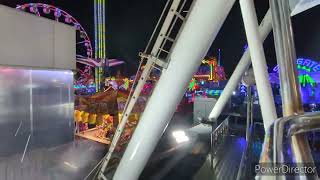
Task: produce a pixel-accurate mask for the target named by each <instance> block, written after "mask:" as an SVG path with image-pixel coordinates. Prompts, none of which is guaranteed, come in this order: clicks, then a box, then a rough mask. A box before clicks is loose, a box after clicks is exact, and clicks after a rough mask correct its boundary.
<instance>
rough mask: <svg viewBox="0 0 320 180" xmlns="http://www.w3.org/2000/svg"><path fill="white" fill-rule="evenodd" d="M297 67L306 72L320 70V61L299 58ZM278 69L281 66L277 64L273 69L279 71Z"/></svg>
mask: <svg viewBox="0 0 320 180" xmlns="http://www.w3.org/2000/svg"><path fill="white" fill-rule="evenodd" d="M297 68H298V70H301V71H306V72H320V63H319V62H316V61H313V60H310V59H305V58H299V59H297ZM278 69H279V66H278V65H277V66H275V67H274V68H273V71H274V72H278Z"/></svg>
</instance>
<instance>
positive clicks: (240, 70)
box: [191, 10, 272, 134]
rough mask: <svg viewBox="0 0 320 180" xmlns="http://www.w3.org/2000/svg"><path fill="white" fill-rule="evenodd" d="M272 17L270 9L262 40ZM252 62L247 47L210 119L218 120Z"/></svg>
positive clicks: (206, 128) (207, 129) (202, 129)
mask: <svg viewBox="0 0 320 180" xmlns="http://www.w3.org/2000/svg"><path fill="white" fill-rule="evenodd" d="M271 21H272V19H271V12H270V10H268V12H267V13H266V15H265V16H264V18H263V20H262V22H261V24H260V26H259V32H260V37H261V39H262V40H265V39H266V38H267V36H268V35H269V33H270V32H271V29H272V22H271ZM250 64H251V59H250V53H249V49H247V50H246V51H245V52H244V54H243V55H242V57H241V59H240V61H239V63H238V65H237V67H236V69H235V70H234V71H233V73H232V75H231V77H230V79H229V81H228V83H227V85H226V87H225V88H224V89H223V91H222V94H221V95H220V97H219V99H218V101H217V102H216V104H215V105H214V107H213V109H212V111H211V113H210V115H209V119H211V120H216V119H218V117H219V116H220V114H221V112H222V110H223V108H224V107H225V105H226V104H227V103H228V101H229V99H230V97H231V96H232V92H233V91H234V90H235V89H236V87H237V85H238V84H239V82H240V80H241V77H242V75H243V74H244V73H245V71H246V70H247V69H248V68H249V66H250ZM191 130H192V131H195V132H197V133H200V134H209V133H211V127H209V126H205V125H202V124H200V125H198V126H195V127H193V128H192V129H191Z"/></svg>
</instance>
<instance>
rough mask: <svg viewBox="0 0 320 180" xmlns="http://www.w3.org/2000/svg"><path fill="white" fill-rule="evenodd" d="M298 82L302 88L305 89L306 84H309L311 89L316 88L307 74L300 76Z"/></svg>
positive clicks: (314, 82) (313, 81)
mask: <svg viewBox="0 0 320 180" xmlns="http://www.w3.org/2000/svg"><path fill="white" fill-rule="evenodd" d="M299 82H300V84H301V85H302V87H306V85H307V84H310V85H311V86H312V87H315V86H316V81H315V80H314V79H312V77H310V76H309V75H308V74H304V75H300V76H299Z"/></svg>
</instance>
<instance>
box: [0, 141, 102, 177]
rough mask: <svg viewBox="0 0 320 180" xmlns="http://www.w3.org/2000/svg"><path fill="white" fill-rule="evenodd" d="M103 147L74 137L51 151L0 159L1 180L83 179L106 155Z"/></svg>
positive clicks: (38, 151)
mask: <svg viewBox="0 0 320 180" xmlns="http://www.w3.org/2000/svg"><path fill="white" fill-rule="evenodd" d="M106 149H107V148H106V146H105V145H103V144H100V143H97V142H94V141H91V140H87V139H83V138H76V139H75V141H74V142H71V143H68V144H64V145H60V146H57V147H55V148H51V149H36V150H33V151H30V152H27V153H26V155H25V157H24V160H23V162H21V157H22V155H21V154H18V155H14V156H10V157H5V158H2V159H0V179H1V180H82V179H84V177H85V176H86V175H87V174H88V173H89V172H90V170H91V169H92V168H93V167H94V166H95V165H96V164H97V163H98V162H99V161H100V160H101V158H102V157H103V155H104V154H105V153H106Z"/></svg>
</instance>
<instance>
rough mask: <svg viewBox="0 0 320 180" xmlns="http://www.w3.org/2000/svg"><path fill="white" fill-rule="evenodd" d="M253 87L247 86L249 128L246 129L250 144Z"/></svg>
mask: <svg viewBox="0 0 320 180" xmlns="http://www.w3.org/2000/svg"><path fill="white" fill-rule="evenodd" d="M251 112H252V109H251V86H250V85H248V86H247V127H246V140H247V143H249V141H248V140H249V136H250V132H249V131H250V120H251Z"/></svg>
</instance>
